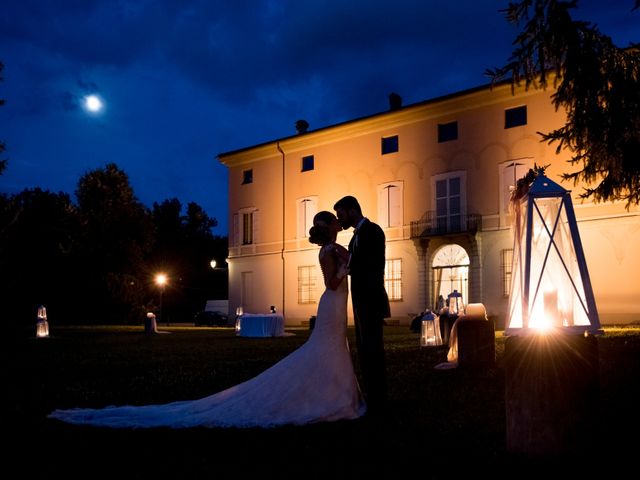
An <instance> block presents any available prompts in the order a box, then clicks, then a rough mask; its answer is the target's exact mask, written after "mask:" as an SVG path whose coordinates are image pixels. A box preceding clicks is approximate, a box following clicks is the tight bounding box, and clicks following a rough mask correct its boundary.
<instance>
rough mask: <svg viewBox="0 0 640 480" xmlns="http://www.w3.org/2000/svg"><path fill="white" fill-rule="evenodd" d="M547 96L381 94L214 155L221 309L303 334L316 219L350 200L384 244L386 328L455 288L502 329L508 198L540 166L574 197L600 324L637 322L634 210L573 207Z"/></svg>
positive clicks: (576, 189)
mask: <svg viewBox="0 0 640 480" xmlns="http://www.w3.org/2000/svg"><path fill="white" fill-rule="evenodd" d="M552 93H553V91H552V90H546V91H544V90H536V89H530V90H528V91H527V90H525V89H524V88H516V89H515V90H514V91H512V88H511V85H510V83H507V82H505V83H502V84H498V85H494V86H493V87H491V86H490V85H485V86H481V87H477V88H473V89H469V90H465V91H461V92H456V93H453V94H450V95H446V96H443V97H439V98H434V99H430V100H426V101H423V102H419V103H415V104H411V105H406V106H403V105H402V100H401V98H400V97H399V96H398V95H396V94H391V95H390V96H389V109H388V110H387V111H383V112H380V113H377V114H374V115H370V116H367V117H364V118H357V119H354V120H350V121H346V122H343V123H340V124H337V125H331V126H328V127H324V128H319V129H317V130H310V129H309V128H308V124H307V122H306V121H304V120H300V121H298V122H297V123H296V124H295V125H296V130H295V131H294V132H292V133H293V134H292V135H290V136H286V137H283V138H279V139H275V140H273V141H270V142H266V143H262V144H259V145H254V146H249V147H247V148H242V149H239V150H235V151H230V152H225V153H221V154H219V155H218V160H219V161H220V162H221V163H222V164H224V165H225V166H227V167H228V169H229V218H230V225H229V258H228V264H229V311H230V312H231V313H233V312H236V311H238V309H239V308H241V309H242V311H243V312H245V313H246V312H256V313H260V312H267V311H268V309H269V306H271V305H274V306H276V307H277V310H278V312H279V313H281V314H283V315H284V318H285V324H286V325H287V326H295V325H304V324H306V323H307V322H308V321H309V318H310V317H311V316H312V315H314V314H315V312H316V308H317V302H318V300H319V297H320V295H321V294H322V292H323V290H324V285H323V282H322V274H321V272H320V268H319V265H318V246H317V245H312V244H311V243H309V241H308V231H309V228H310V227H311V224H312V219H313V216H314V215H315V213H316V212H318V211H320V210H329V211H333V205H334V203H335V202H336V201H337V200H338V199H340V198H341V197H343V196H344V195H353V196H355V197H356V198H358V200H359V201H360V203H361V205H362V209H363V214H364V215H365V216H366V217H368V218H370V219H371V220H372V221H374V222H376V223H378V224H379V225H380V226H381V227H383V229H384V232H385V235H386V239H387V248H386V273H385V280H386V287H387V292H388V294H389V298H390V300H391V313H392V317H391V318H390V319H388V321H389V323H390V324H400V325H405V324H406V325H408V324H409V323H410V321H411V319H412V318H413V316H415V315H416V314H417V313H418V312H421V311H424V310H426V309H434V308H435V307H436V306H437V302H438V297H439V296H440V295H442V296H443V298H445V299H446V298H447V297H448V295H449V294H450V293H452V292H453V291H457V292H459V293H460V294H461V295H462V297H461V299H462V302H463V303H464V304H468V303H477V302H481V303H483V304H484V305H485V307H486V309H487V312H488V314H489V315H490V316H492V317H493V318H494V319H495V322H496V325H497V327H503V326H504V321H505V317H506V314H507V311H508V303H509V302H508V300H509V298H508V297H509V289H510V283H511V268H512V254H513V234H512V230H511V218H510V215H509V197H510V191H511V189H512V188H513V186H514V185H515V182H516V180H517V179H519V178H521V177H522V176H524V175H525V174H526V173H527V171H528V170H529V169H530V168H532V167H533V166H534V164H537V165H542V166H547V165H548V167H547V169H546V175H547V177H549V178H550V179H552V180H553V181H555V182H557V183H559V184H560V185H562V186H563V187H564V188H566V189H568V190H571V196H572V198H573V203H574V206H575V213H576V217H577V220H578V228H579V232H580V237H581V240H582V245H583V247H584V252H585V256H586V261H587V265H588V269H589V275H590V278H591V283H592V286H593V290H594V295H595V300H596V304H597V308H598V312H599V316H600V321H601V323H602V324H605V325H606V324H612V323H630V322H635V321H640V302H639V301H638V299H640V279H639V275H638V272H639V271H640V249H638V248H637V246H636V245H637V236H638V235H640V208H638V207H635V206H632V207H631V208H629V209H628V210H627V209H626V208H625V204H624V202H609V203H593V202H591V201H582V200H581V199H580V198H579V197H578V195H579V194H580V193H581V192H582V187H581V186H580V185H575V186H574V185H572V184H567V183H566V182H563V181H562V179H561V174H562V173H566V172H568V171H570V169H571V168H574V167H572V166H571V165H570V164H569V163H568V162H567V160H568V159H569V158H570V156H571V155H570V152H566V151H563V152H560V153H559V154H558V153H556V145H555V144H554V145H548V144H546V143H543V142H541V141H540V136H539V135H538V134H537V132H539V131H542V132H547V131H550V130H553V129H555V128H558V127H559V126H561V125H563V124H564V119H565V116H564V112H562V111H556V110H555V108H554V106H553V105H552V103H551V100H550V97H551V95H552ZM292 130H293V129H292ZM351 235H352V233H351V230H348V231H344V232H342V233H341V234H340V235H339V237H338V242H339V243H341V244H343V245H345V246H347V245H348V243H349V240H350V238H351ZM349 321H350V322H351V321H352V319H351V318H350V319H349Z"/></svg>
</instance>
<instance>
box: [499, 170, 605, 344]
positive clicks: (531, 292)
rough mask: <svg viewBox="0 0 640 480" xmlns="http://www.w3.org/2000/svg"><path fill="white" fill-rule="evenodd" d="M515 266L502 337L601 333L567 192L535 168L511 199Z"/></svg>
mask: <svg viewBox="0 0 640 480" xmlns="http://www.w3.org/2000/svg"><path fill="white" fill-rule="evenodd" d="M511 206H512V208H513V213H514V219H513V230H514V247H513V266H512V281H511V294H510V297H509V318H508V323H507V329H506V331H505V334H506V335H520V334H526V333H531V332H540V331H548V330H549V329H555V330H556V331H557V330H559V329H561V330H562V331H564V332H575V333H582V334H584V333H587V332H588V333H594V334H595V333H601V330H600V320H599V317H598V311H597V308H596V303H595V299H594V295H593V289H592V287H591V281H590V278H589V272H588V270H587V263H586V260H585V255H584V250H583V248H582V243H581V241H580V234H579V232H578V225H577V221H576V216H575V212H574V210H573V203H572V201H571V195H570V191H569V190H566V189H564V188H562V187H561V186H560V185H558V184H557V183H555V182H553V181H552V180H550V179H549V178H548V177H547V176H546V175H545V168H544V167H537V166H536V167H535V169H533V170H530V171H529V173H528V174H527V176H525V177H524V178H523V179H521V180H519V181H518V185H517V187H516V189H515V190H514V192H513V194H512V200H511Z"/></svg>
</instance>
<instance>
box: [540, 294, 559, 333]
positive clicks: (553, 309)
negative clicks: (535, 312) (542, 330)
mask: <svg viewBox="0 0 640 480" xmlns="http://www.w3.org/2000/svg"><path fill="white" fill-rule="evenodd" d="M544 316H545V323H546V324H547V325H556V324H557V322H558V321H559V320H560V314H559V312H558V291H557V290H549V291H546V292H544Z"/></svg>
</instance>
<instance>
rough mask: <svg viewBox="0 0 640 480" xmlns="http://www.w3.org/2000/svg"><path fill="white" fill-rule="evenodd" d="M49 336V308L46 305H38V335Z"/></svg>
mask: <svg viewBox="0 0 640 480" xmlns="http://www.w3.org/2000/svg"><path fill="white" fill-rule="evenodd" d="M48 336H49V323H48V322H47V309H46V307H45V306H44V305H40V307H38V321H37V323H36V337H48Z"/></svg>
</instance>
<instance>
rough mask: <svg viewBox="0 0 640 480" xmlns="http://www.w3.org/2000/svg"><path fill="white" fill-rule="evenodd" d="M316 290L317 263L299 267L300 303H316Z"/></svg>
mask: <svg viewBox="0 0 640 480" xmlns="http://www.w3.org/2000/svg"><path fill="white" fill-rule="evenodd" d="M315 292H316V267H315V265H303V266H300V267H298V303H316V301H315Z"/></svg>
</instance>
